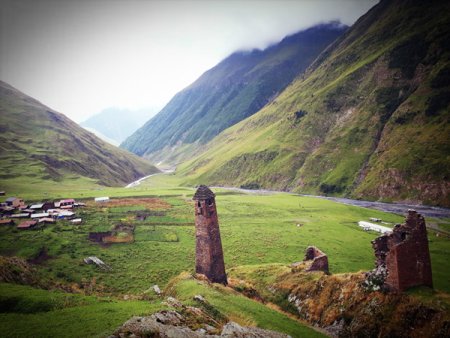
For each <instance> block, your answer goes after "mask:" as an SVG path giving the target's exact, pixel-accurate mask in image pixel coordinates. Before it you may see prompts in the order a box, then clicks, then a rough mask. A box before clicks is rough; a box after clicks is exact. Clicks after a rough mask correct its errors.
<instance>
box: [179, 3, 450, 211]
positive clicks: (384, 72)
mask: <svg viewBox="0 0 450 338" xmlns="http://www.w3.org/2000/svg"><path fill="white" fill-rule="evenodd" d="M448 13H450V4H449V3H444V2H440V1H432V2H427V3H423V2H420V1H400V0H398V1H381V2H380V3H379V4H378V5H376V6H375V7H374V8H372V9H371V10H370V11H369V12H368V13H367V14H366V15H364V16H363V17H361V18H360V19H359V20H358V21H357V22H356V23H355V24H354V26H353V27H352V28H351V29H349V30H348V31H347V32H346V33H345V34H344V35H343V36H341V37H340V38H339V39H338V40H337V41H336V42H335V43H333V45H332V46H330V47H329V48H328V49H327V50H326V51H324V52H323V53H322V54H321V55H320V56H319V57H318V58H317V60H316V61H315V62H314V63H313V65H312V66H311V67H310V69H309V70H308V71H307V73H306V74H305V75H304V76H303V77H302V78H300V79H296V80H295V81H293V83H292V84H291V85H290V86H289V87H288V88H287V89H286V90H285V91H284V92H283V93H282V94H281V95H280V96H279V97H277V98H276V99H275V100H274V101H273V102H272V103H271V104H269V105H267V106H266V107H264V109H262V110H261V111H259V112H258V113H257V114H255V115H253V116H252V117H250V118H248V119H246V120H244V121H242V122H241V123H239V124H237V125H235V126H233V127H231V128H229V129H227V130H225V131H224V132H223V133H221V134H220V135H219V136H218V137H217V138H215V139H214V140H213V141H212V142H211V143H210V144H208V145H207V149H208V150H207V151H206V152H205V153H203V154H202V155H201V156H199V157H197V158H194V159H193V160H191V161H189V162H187V163H186V164H184V165H183V166H181V167H180V170H179V172H180V173H182V174H185V175H188V176H189V180H190V181H191V182H205V183H210V184H211V183H214V184H227V185H229V184H234V185H248V184H250V185H251V186H254V187H257V186H261V187H264V188H275V189H284V190H293V191H299V192H305V193H322V194H340V195H349V196H353V197H360V198H371V199H380V198H381V199H384V200H397V201H398V200H403V201H411V202H423V203H427V204H434V205H443V206H450V123H449V122H450V121H449V119H450V111H449V103H450V102H449V101H450V81H449V74H450V62H449V58H450V56H449V55H450V48H449V44H448V41H450V15H449V14H448Z"/></svg>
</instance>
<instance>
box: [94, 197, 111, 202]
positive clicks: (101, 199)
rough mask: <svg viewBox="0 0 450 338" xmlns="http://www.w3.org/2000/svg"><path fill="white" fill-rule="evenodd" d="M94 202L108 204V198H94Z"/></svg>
mask: <svg viewBox="0 0 450 338" xmlns="http://www.w3.org/2000/svg"><path fill="white" fill-rule="evenodd" d="M94 201H95V202H97V203H99V202H108V201H109V197H96V198H94Z"/></svg>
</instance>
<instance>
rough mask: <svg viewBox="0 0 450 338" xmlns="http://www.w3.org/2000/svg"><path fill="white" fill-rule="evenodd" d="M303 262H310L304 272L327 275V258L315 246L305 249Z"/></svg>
mask: <svg viewBox="0 0 450 338" xmlns="http://www.w3.org/2000/svg"><path fill="white" fill-rule="evenodd" d="M303 261H304V262H308V261H311V265H310V266H309V267H308V268H307V269H306V271H323V272H326V273H328V257H327V255H325V254H324V253H323V252H322V251H320V250H319V249H318V248H316V247H315V246H310V247H308V248H307V249H306V253H305V259H304V260H303Z"/></svg>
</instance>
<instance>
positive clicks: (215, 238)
mask: <svg viewBox="0 0 450 338" xmlns="http://www.w3.org/2000/svg"><path fill="white" fill-rule="evenodd" d="M193 200H194V201H195V237H196V248H195V271H196V273H198V274H203V275H205V276H206V277H207V278H208V279H209V280H210V281H211V282H214V283H222V284H227V276H226V274H225V263H224V260H223V251H222V242H221V239H220V230H219V220H218V217H217V210H216V201H215V195H214V193H213V192H212V191H211V190H210V189H209V188H208V187H206V186H204V185H201V186H199V188H198V189H197V191H196V193H195V195H194V197H193Z"/></svg>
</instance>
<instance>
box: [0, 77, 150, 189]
mask: <svg viewBox="0 0 450 338" xmlns="http://www.w3.org/2000/svg"><path fill="white" fill-rule="evenodd" d="M0 121H1V123H0V130H1V132H0V145H1V146H0V168H1V169H0V180H1V186H2V189H5V187H8V186H11V185H12V186H13V185H14V180H16V179H19V180H20V181H21V182H23V181H29V183H33V182H40V181H42V180H53V181H62V180H64V179H66V178H69V177H70V178H72V179H76V178H77V177H85V178H90V179H92V181H93V182H94V181H96V182H97V183H99V184H101V185H108V186H114V185H123V184H125V183H129V182H131V181H133V180H135V179H137V178H140V177H142V176H145V175H148V174H151V173H154V172H157V171H158V170H157V169H156V168H155V167H154V166H152V165H151V164H149V163H148V162H146V161H144V160H142V159H140V158H138V157H137V156H135V155H134V154H130V153H128V152H126V151H125V150H122V149H119V148H116V147H114V146H111V145H109V144H107V143H106V142H103V141H102V140H100V139H99V138H97V137H96V136H94V135H93V134H91V133H90V132H88V131H86V130H84V129H83V128H81V127H80V126H78V125H77V124H76V123H75V122H73V121H71V120H70V119H68V118H67V117H65V116H64V115H62V114H60V113H57V112H55V111H53V110H51V109H50V108H48V107H46V106H44V105H43V104H41V103H40V102H38V101H36V100H34V99H32V98H31V97H29V96H27V95H25V94H23V93H21V92H19V91H18V90H16V89H14V88H13V87H11V86H9V85H8V84H6V83H4V82H1V81H0ZM8 182H9V183H8ZM8 184H9V185H8Z"/></svg>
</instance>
